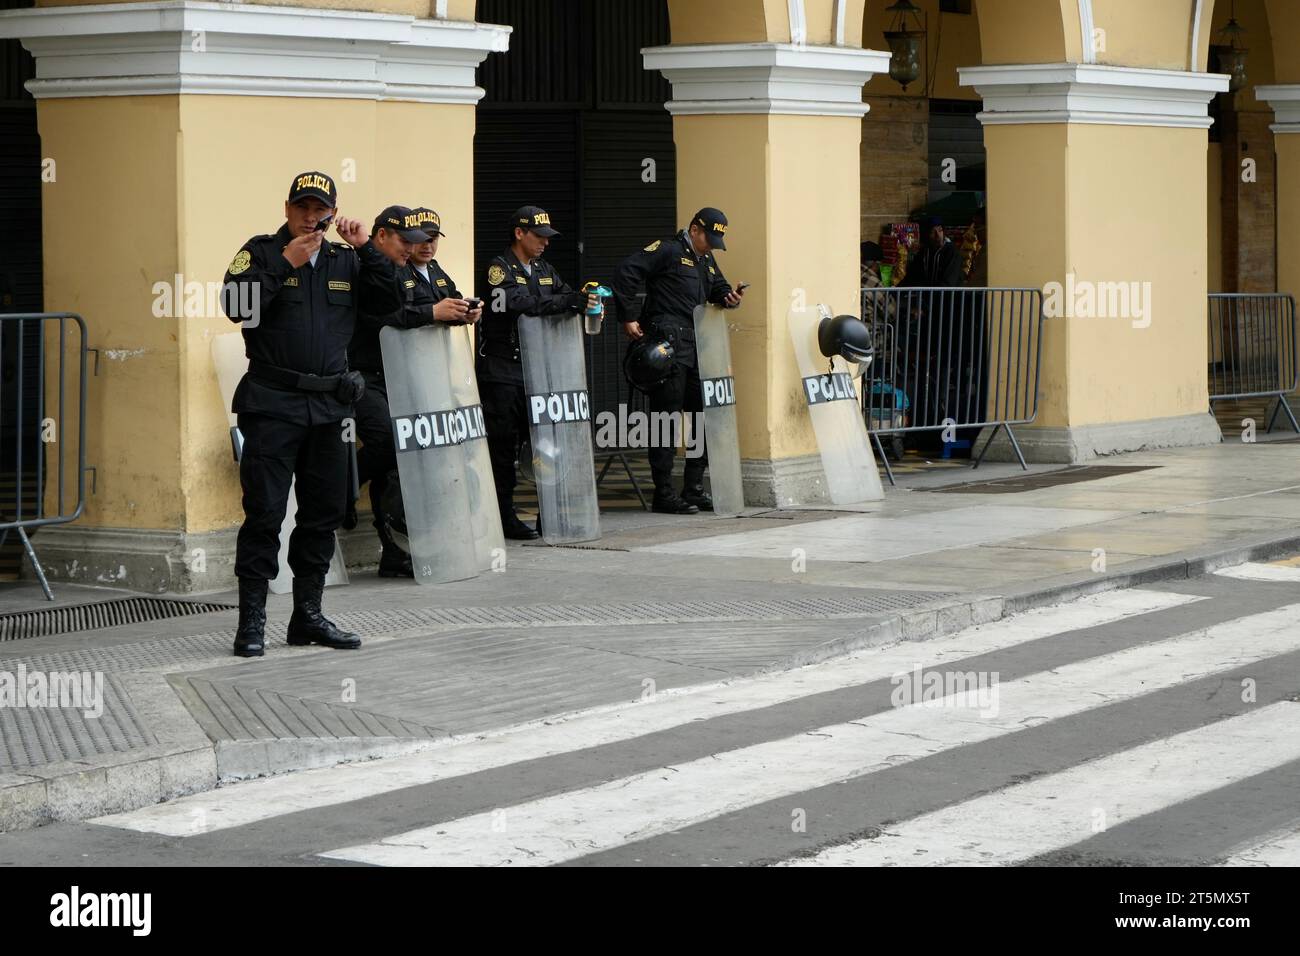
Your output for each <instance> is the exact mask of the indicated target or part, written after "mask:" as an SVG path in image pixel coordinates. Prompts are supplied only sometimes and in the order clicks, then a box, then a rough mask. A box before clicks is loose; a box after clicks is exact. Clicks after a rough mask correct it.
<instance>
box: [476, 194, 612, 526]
mask: <svg viewBox="0 0 1300 956" xmlns="http://www.w3.org/2000/svg"><path fill="white" fill-rule="evenodd" d="M511 227H512V229H513V232H514V240H513V241H512V243H511V245H510V247H509V248H508V249H506V251H505V252H503V253H502V254H501V255H499V256H497V257H496V258H495V259H493V260H492V261H491V262H489V263H488V267H487V285H488V301H487V306H486V312H485V313H484V318H483V323H482V325H481V326H480V328H479V345H478V361H477V363H476V368H477V372H478V383H479V386H478V387H479V397H480V398H481V399H482V401H483V417H484V420H485V423H486V425H487V437H488V450H489V452H490V454H491V456H492V477H493V480H494V481H495V482H496V486H497V504H498V505H499V506H500V508H501V526H502V529H503V530H504V531H505V535H506V537H507V538H514V539H517V540H529V539H532V538H536V537H537V532H536V531H534V530H533V529H532V528H530V527H528V526H527V525H526V524H524V523H523V522H522V521H520V520H519V516H518V515H517V514H515V505H514V492H515V461H516V459H517V458H518V455H519V445H520V442H521V441H522V440H523V436H524V435H526V434H527V433H528V416H527V409H526V405H527V402H526V396H525V394H524V367H523V363H522V362H521V361H520V355H519V318H520V316H525V315H527V316H539V317H540V316H548V315H563V314H565V313H568V312H577V311H578V310H579V309H584V308H587V307H588V305H589V304H592V302H593V300H594V302H595V303H598V302H599V299H594V297H592V298H591V299H589V297H588V296H587V294H586V293H584V292H575V291H574V290H573V289H571V288H570V287H569V286H568V285H566V284H565V282H564V280H563V279H561V278H560V276H559V273H557V272H556V271H555V269H553V268H552V267H551V264H550V263H549V262H547V261H546V260H544V259H543V258H542V257H541V256H542V253H543V252H545V251H546V247H547V245H549V244H550V241H551V239H552V238H553V237H555V236H558V235H559V234H560V233H559V232H558V231H557V230H556V229H555V228H554V227H553V226H552V225H551V217H550V216H549V215H547V214H546V212H545V211H543V210H541V209H538V208H537V207H536V206H524V207H523V208H521V209H518V210H516V212H515V214H514V217H513V219H512V220H511Z"/></svg>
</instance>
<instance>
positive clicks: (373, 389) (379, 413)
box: [345, 206, 468, 578]
mask: <svg viewBox="0 0 1300 956" xmlns="http://www.w3.org/2000/svg"><path fill="white" fill-rule="evenodd" d="M429 215H433V216H434V218H435V219H436V217H437V214H436V213H433V212H432V211H431V210H428V209H425V210H419V209H408V208H407V207H405V206H389V207H388V208H387V209H385V210H384V211H383V212H381V213H380V214H379V215H378V216H377V217H376V218H375V223H374V227H373V228H372V230H371V234H370V239H371V242H373V243H374V244H375V246H376V248H378V249H379V251H380V252H382V253H383V254H384V255H385V256H387V257H388V259H389V260H390V261H391V262H392V263H393V265H394V267H395V268H396V269H397V278H398V284H399V285H400V286H401V289H402V304H401V307H400V308H398V309H396V310H395V311H392V312H389V313H387V314H383V315H378V314H370V313H367V312H365V311H364V310H363V311H362V312H361V314H360V316H359V321H358V323H357V330H356V332H355V334H354V335H353V336H352V344H351V345H350V346H349V348H348V355H349V359H350V361H351V363H352V367H353V368H354V369H356V370H357V371H359V372H361V373H362V374H363V375H365V378H366V393H365V395H363V396H362V397H361V399H360V400H359V401H358V402H357V436H358V437H359V438H360V439H361V443H362V445H361V451H360V452H358V453H357V480H358V483H359V484H365V483H367V482H368V483H369V485H370V507H371V511H372V513H373V514H374V524H375V530H376V531H378V533H379V541H380V543H381V544H382V546H383V550H382V551H381V552H380V556H379V576H380V577H381V578H397V577H407V578H409V577H414V572H413V571H412V568H411V556H410V555H409V554H407V553H406V552H405V551H403V550H402V549H401V548H400V547H399V546H398V545H397V543H396V542H395V541H394V540H393V538H392V535H391V534H390V532H389V530H388V523H387V521H386V520H385V515H384V506H383V500H384V489H385V488H387V487H388V477H389V474H390V473H391V472H393V471H394V470H396V468H397V452H396V450H395V448H394V447H393V425H392V416H391V415H390V413H389V410H388V386H387V383H386V382H385V381H384V355H383V349H382V348H381V347H380V343H379V330H380V329H382V328H383V327H384V326H393V327H394V328H399V329H415V328H419V327H421V326H424V325H431V324H432V323H434V322H455V323H460V322H464V321H465V319H466V315H467V313H468V306H467V303H466V302H464V301H463V300H462V299H461V298H460V296H459V294H457V296H456V297H455V298H454V299H451V298H448V297H447V296H446V295H442V296H435V295H434V294H433V292H432V291H431V290H430V288H429V283H428V282H427V281H426V282H422V281H421V277H420V276H419V275H418V274H417V271H416V270H415V269H414V268H413V267H412V266H411V265H410V261H411V257H412V255H413V254H414V252H415V250H416V249H417V248H423V247H425V246H428V245H430V244H432V243H433V236H432V234H431V231H432V230H434V229H436V225H435V224H431V223H430V222H429V220H428V218H427V217H428V216H429ZM345 524H350V525H351V526H353V527H355V525H356V516H355V513H351V514H349V516H348V519H347V521H346V522H345Z"/></svg>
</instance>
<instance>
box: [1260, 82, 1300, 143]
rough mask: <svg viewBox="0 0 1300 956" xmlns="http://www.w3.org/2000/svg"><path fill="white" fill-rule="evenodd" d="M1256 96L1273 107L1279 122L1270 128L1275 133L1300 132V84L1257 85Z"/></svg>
mask: <svg viewBox="0 0 1300 956" xmlns="http://www.w3.org/2000/svg"><path fill="white" fill-rule="evenodd" d="M1255 97H1256V98H1257V99H1261V100H1264V101H1265V102H1266V103H1268V105H1269V106H1271V107H1273V115H1274V116H1275V117H1276V118H1277V122H1276V123H1274V124H1273V125H1272V126H1270V127H1269V128H1270V129H1271V130H1272V131H1273V132H1274V133H1278V134H1282V133H1300V85H1291V86H1257V87H1255Z"/></svg>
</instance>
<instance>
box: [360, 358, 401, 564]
mask: <svg viewBox="0 0 1300 956" xmlns="http://www.w3.org/2000/svg"><path fill="white" fill-rule="evenodd" d="M356 419H357V438H359V439H360V440H361V448H360V449H359V450H358V451H357V484H359V485H364V484H365V483H366V482H369V483H370V510H371V512H372V513H373V514H374V516H375V527H376V528H378V529H379V536H380V538H381V540H386V537H387V534H388V532H387V530H386V526H385V524H384V507H383V504H382V502H383V494H384V490H385V489H386V488H387V487H388V475H389V473H390V472H392V471H394V470H395V469H396V468H397V450H396V447H395V446H394V445H393V423H392V416H391V415H390V414H389V411H388V391H387V389H386V388H385V386H384V377H383V376H382V375H375V374H373V373H371V372H367V373H366V394H364V395H362V396H361V398H360V399H359V400H358V401H357V404H356Z"/></svg>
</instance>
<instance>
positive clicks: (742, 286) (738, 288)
mask: <svg viewBox="0 0 1300 956" xmlns="http://www.w3.org/2000/svg"><path fill="white" fill-rule="evenodd" d="M748 288H749V283H748V282H742V283H741V284H740V285H738V286H736V291H737V292H744V291H745V290H746V289H748Z"/></svg>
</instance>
